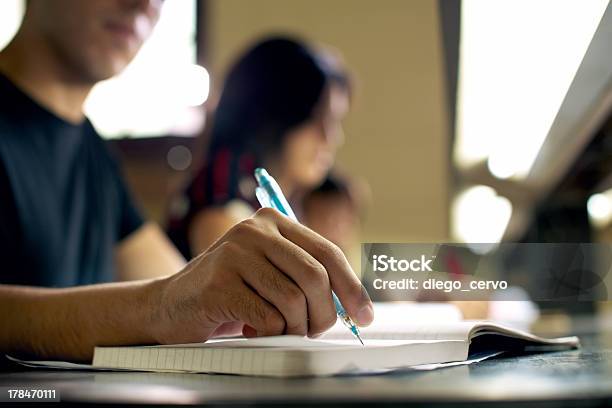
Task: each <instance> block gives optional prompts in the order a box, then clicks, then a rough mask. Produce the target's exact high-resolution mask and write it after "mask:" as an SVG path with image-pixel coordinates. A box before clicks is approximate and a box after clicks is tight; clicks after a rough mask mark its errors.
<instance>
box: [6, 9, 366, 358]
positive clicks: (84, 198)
mask: <svg viewBox="0 0 612 408" xmlns="http://www.w3.org/2000/svg"><path fill="white" fill-rule="evenodd" d="M161 3H162V1H161V0H88V1H81V0H55V1H50V0H29V1H28V2H27V8H26V12H25V16H24V20H23V24H22V26H21V28H20V29H19V31H18V33H17V35H16V36H15V38H14V39H13V41H12V42H11V43H10V44H9V45H8V46H7V47H6V49H5V50H3V51H2V52H1V53H0V74H1V75H0V260H1V262H2V263H1V264H0V282H1V283H2V284H0V310H2V323H1V324H0V350H1V351H2V352H4V353H9V354H10V353H20V352H21V353H29V354H34V355H36V356H38V357H40V358H57V359H70V360H87V359H90V358H91V356H92V353H93V347H94V346H96V345H117V344H148V343H187V342H196V341H203V340H205V339H208V338H210V337H212V336H215V335H219V334H230V333H240V332H242V333H243V334H244V335H246V336H264V335H276V334H282V333H287V334H301V335H305V334H308V335H316V334H319V333H321V332H323V331H325V330H326V329H327V328H329V327H330V326H331V325H332V324H333V323H334V322H335V320H336V315H335V311H334V306H333V303H332V299H331V290H332V288H333V290H335V291H336V293H337V294H338V296H339V297H340V299H341V301H342V302H343V303H344V305H345V307H346V309H347V311H348V312H349V314H351V315H352V316H353V317H354V319H355V320H357V322H358V323H360V324H362V325H365V324H369V323H370V322H371V320H372V319H373V312H372V304H371V302H370V300H369V298H368V297H367V294H366V293H365V291H364V290H363V288H362V286H361V285H360V283H359V281H358V280H357V279H356V277H355V275H354V274H353V272H352V271H351V269H350V266H349V265H348V263H347V261H346V259H345V257H344V255H343V254H342V253H341V252H340V251H339V250H338V249H337V247H336V246H334V245H333V244H331V243H330V242H328V241H327V240H325V239H323V238H322V237H320V236H319V235H317V234H315V233H314V232H312V231H310V230H309V229H307V228H305V227H303V226H301V225H299V224H297V223H294V222H291V221H290V220H289V219H287V218H286V217H284V216H282V215H280V214H279V213H278V212H276V211H273V210H261V211H259V212H258V213H257V214H256V215H255V216H254V217H252V218H250V219H248V220H245V221H243V222H242V223H240V224H237V225H236V226H235V227H234V228H232V229H231V230H230V231H229V232H228V233H227V234H225V235H224V236H223V237H222V238H220V239H219V240H218V241H217V242H216V243H215V244H213V245H212V246H211V247H210V248H209V249H208V250H207V251H205V252H204V253H202V254H200V255H199V256H197V257H196V258H194V259H193V260H191V262H189V263H188V264H187V265H184V260H182V259H181V257H180V256H179V255H178V253H177V251H176V250H175V249H174V248H173V247H172V246H171V245H170V244H169V243H168V240H167V239H166V238H165V237H164V235H163V234H162V233H161V232H160V230H159V228H158V227H156V226H154V225H152V224H149V223H144V222H143V221H142V219H141V218H140V216H139V214H138V211H137V210H136V209H135V207H134V206H133V205H132V203H131V201H130V198H129V194H128V193H127V191H126V189H125V187H124V185H123V182H122V180H121V177H120V175H119V172H118V170H117V168H116V166H115V164H114V163H113V161H112V160H111V159H110V157H109V155H108V153H107V152H106V150H105V148H104V145H103V143H102V141H101V139H100V138H99V136H98V135H97V134H96V133H95V131H94V129H93V128H92V126H91V125H90V123H89V122H88V121H87V119H86V118H84V116H83V110H82V106H83V102H84V101H85V98H86V97H87V95H88V93H89V91H90V90H91V88H92V87H93V86H94V84H95V83H96V82H98V81H100V80H103V79H106V78H109V77H111V76H113V75H116V74H117V73H119V72H120V71H121V70H122V69H123V68H124V67H125V66H126V65H127V64H128V63H129V62H130V61H131V59H132V58H133V57H134V55H135V54H136V52H137V51H138V49H139V48H140V46H141V45H142V43H143V41H144V40H145V39H146V38H147V36H148V35H149V34H150V32H151V30H152V29H153V27H154V26H155V23H156V22H157V19H158V16H159V12H160V8H161ZM177 271H178V272H177ZM175 272H177V273H175ZM143 276H149V277H154V278H153V279H146V280H135V281H134V280H132V281H130V282H120V283H100V282H109V281H111V280H113V279H123V280H130V279H133V278H134V277H143ZM42 286H46V287H44V288H43V287H42Z"/></svg>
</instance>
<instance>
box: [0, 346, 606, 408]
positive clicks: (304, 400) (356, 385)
mask: <svg viewBox="0 0 612 408" xmlns="http://www.w3.org/2000/svg"><path fill="white" fill-rule="evenodd" d="M582 340H583V343H584V348H582V349H581V350H574V351H565V352H556V353H549V354H535V355H529V356H521V357H508V358H501V359H495V360H489V361H484V362H481V363H478V364H475V365H472V366H457V367H450V368H445V369H441V370H434V371H429V372H405V373H398V374H392V375H377V376H369V377H350V376H349V377H333V378H316V379H297V380H296V379H293V380H289V379H270V378H257V377H240V376H229V375H206V374H174V373H172V374H166V373H161V374H160V373H134V372H132V373H122V372H86V371H69V372H64V371H52V370H26V369H24V370H20V371H15V372H8V373H2V374H0V386H32V387H34V386H36V387H39V388H40V387H43V386H44V387H54V388H57V389H59V390H60V394H61V399H62V401H71V402H93V403H141V404H149V403H162V404H198V405H203V406H217V405H223V406H224V407H227V406H231V405H249V406H259V405H261V406H264V405H269V404H270V405H275V406H288V405H291V404H294V405H295V406H310V405H317V406H355V404H356V403H359V404H365V405H367V404H369V403H372V404H375V405H377V406H381V405H389V406H396V405H400V404H401V405H402V406H404V405H420V404H423V403H427V405H428V406H429V405H433V406H473V405H476V406H482V405H488V403H495V404H494V405H496V406H504V407H507V406H514V405H519V403H520V405H521V406H525V404H524V402H531V404H530V405H531V406H538V407H541V406H545V407H551V406H588V407H592V406H604V405H606V404H607V406H609V405H610V404H612V336H610V335H591V336H587V337H586V338H585V337H583V338H582Z"/></svg>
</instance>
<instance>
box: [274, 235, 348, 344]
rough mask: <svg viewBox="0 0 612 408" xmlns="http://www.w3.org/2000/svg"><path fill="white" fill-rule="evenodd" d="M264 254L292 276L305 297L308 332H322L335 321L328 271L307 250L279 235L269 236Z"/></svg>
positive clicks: (310, 333) (313, 334)
mask: <svg viewBox="0 0 612 408" xmlns="http://www.w3.org/2000/svg"><path fill="white" fill-rule="evenodd" d="M271 239H272V240H274V242H273V243H272V245H270V246H267V248H269V249H270V250H265V249H264V250H265V254H266V257H267V258H268V259H269V260H270V261H271V262H272V263H273V264H274V265H276V267H277V268H278V269H279V270H282V271H284V273H285V274H286V275H287V276H289V278H291V280H292V281H293V282H295V284H297V286H298V287H299V290H300V291H301V292H302V293H303V295H304V296H305V303H306V304H307V306H308V318H309V322H308V335H309V336H315V335H318V334H321V333H323V332H324V331H326V330H327V329H329V328H330V327H332V326H333V325H334V323H335V322H336V320H337V315H336V309H335V307H334V303H333V300H332V296H331V285H330V282H329V277H328V276H327V271H326V270H325V268H324V267H323V265H321V264H320V263H319V261H317V260H316V259H315V258H313V257H312V256H311V255H310V254H309V253H308V252H306V251H304V250H303V249H302V248H300V247H299V246H297V245H295V244H294V243H293V242H291V241H289V240H287V239H286V238H284V237H282V236H281V235H273V236H272V237H271Z"/></svg>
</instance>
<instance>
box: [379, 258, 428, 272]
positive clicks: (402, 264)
mask: <svg viewBox="0 0 612 408" xmlns="http://www.w3.org/2000/svg"><path fill="white" fill-rule="evenodd" d="M434 258H435V256H433V257H431V258H430V259H427V258H426V257H425V255H421V258H420V259H418V258H417V259H395V258H394V257H392V256H387V255H373V256H372V266H373V267H374V272H387V271H391V272H407V271H413V272H432V269H431V266H430V265H431V263H432V262H433V260H434Z"/></svg>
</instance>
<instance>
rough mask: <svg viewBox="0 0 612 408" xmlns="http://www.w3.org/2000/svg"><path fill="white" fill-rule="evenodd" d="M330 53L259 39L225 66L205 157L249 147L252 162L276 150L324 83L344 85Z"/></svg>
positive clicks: (309, 109)
mask: <svg viewBox="0 0 612 408" xmlns="http://www.w3.org/2000/svg"><path fill="white" fill-rule="evenodd" d="M338 65H339V64H338V63H337V62H336V61H335V60H334V59H333V58H326V56H325V54H323V53H317V52H314V51H313V50H311V49H309V48H308V47H307V46H306V45H305V44H304V43H303V42H301V41H300V40H297V39H292V38H288V37H273V38H269V39H266V40H263V41H261V42H259V43H257V44H256V45H255V46H254V47H252V48H251V49H250V50H249V51H248V52H247V53H246V54H244V55H243V56H242V57H241V58H240V59H239V60H238V61H237V63H236V64H235V65H234V66H233V67H232V68H231V70H230V71H229V74H228V75H227V77H226V79H225V84H224V87H223V91H222V94H221V98H220V100H219V104H218V106H217V108H216V112H215V115H214V119H213V127H212V132H211V140H210V148H209V157H210V156H212V157H214V156H215V155H216V153H217V151H218V150H219V149H222V148H227V149H229V150H231V151H233V152H234V153H238V152H249V153H252V154H253V155H254V156H255V161H256V162H258V163H257V164H258V165H262V164H263V162H264V161H266V160H268V159H269V158H270V157H271V156H273V155H275V154H277V153H278V150H279V149H280V148H281V146H282V144H283V141H284V138H285V136H286V135H287V133H288V131H289V130H291V129H292V128H295V127H297V126H299V125H300V124H302V123H303V122H305V121H307V120H308V119H310V118H311V117H312V115H313V113H314V110H315V107H316V105H317V103H318V102H319V100H320V99H321V96H322V94H323V92H324V90H325V89H326V86H328V85H329V84H330V83H334V84H337V85H340V86H341V87H343V88H344V89H347V91H348V88H349V81H348V77H347V75H346V73H345V72H343V71H342V70H341V68H340V67H339V66H338Z"/></svg>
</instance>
